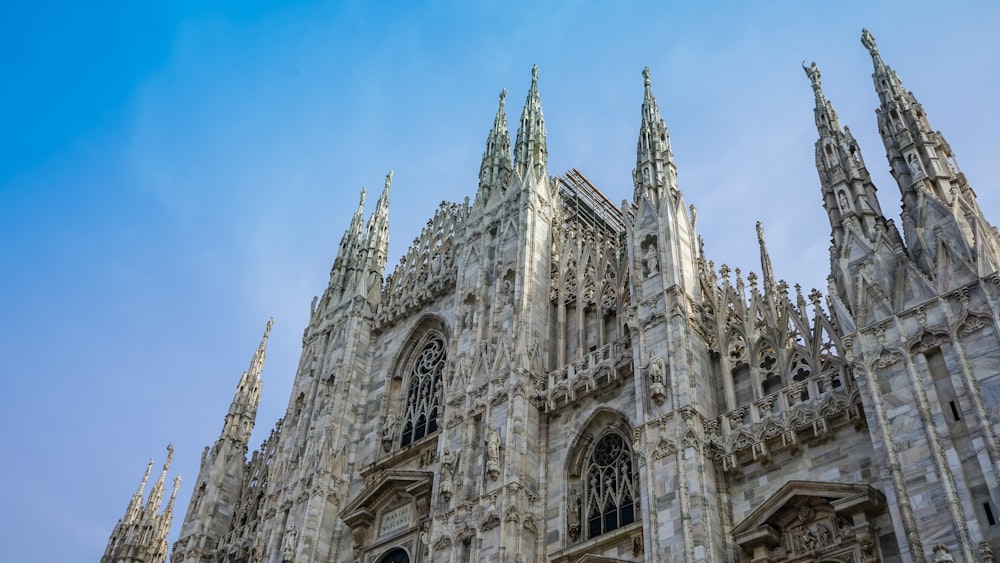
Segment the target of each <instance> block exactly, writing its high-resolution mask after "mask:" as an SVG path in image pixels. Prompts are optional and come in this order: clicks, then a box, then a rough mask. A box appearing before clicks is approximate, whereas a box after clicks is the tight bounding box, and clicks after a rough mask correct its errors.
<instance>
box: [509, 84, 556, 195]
mask: <svg viewBox="0 0 1000 563" xmlns="http://www.w3.org/2000/svg"><path fill="white" fill-rule="evenodd" d="M545 136H546V133H545V118H544V117H543V116H542V100H541V97H540V96H539V94H538V65H534V66H532V67H531V87H530V88H529V89H528V97H527V99H526V100H525V102H524V109H523V110H522V111H521V122H520V124H519V125H518V128H517V140H516V141H515V143H514V169H515V170H516V171H517V174H518V176H519V177H520V178H521V179H522V180H523V179H525V178H527V175H528V173H529V172H531V173H532V174H533V175H534V177H535V178H536V179H540V178H544V177H545V176H546V164H547V159H548V158H547V157H548V148H547V147H546V144H545Z"/></svg>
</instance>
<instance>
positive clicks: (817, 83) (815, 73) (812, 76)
mask: <svg viewBox="0 0 1000 563" xmlns="http://www.w3.org/2000/svg"><path fill="white" fill-rule="evenodd" d="M802 70H804V71H806V76H808V77H809V81H810V82H812V87H813V91H814V92H816V93H817V95H818V94H819V93H820V92H821V91H822V87H823V83H822V81H821V80H820V75H819V67H818V66H816V61H813V62H812V64H811V65H809V66H806V62H805V61H802Z"/></svg>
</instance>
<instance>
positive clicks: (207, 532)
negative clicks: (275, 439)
mask: <svg viewBox="0 0 1000 563" xmlns="http://www.w3.org/2000/svg"><path fill="white" fill-rule="evenodd" d="M272 324H274V319H270V320H268V321H267V327H266V328H265V329H264V337H263V338H262V339H261V342H260V345H259V346H258V347H257V351H256V352H255V353H254V355H253V359H251V360H250V367H249V368H248V369H247V370H246V371H244V372H243V375H242V376H240V381H239V384H238V385H237V386H236V391H235V393H233V400H232V402H231V403H230V405H229V412H228V413H227V414H226V419H225V422H224V423H223V425H222V432H221V433H220V435H219V438H218V439H217V440H216V441H215V444H213V445H212V446H211V447H210V448H209V447H206V448H205V451H204V452H202V455H201V468H200V469H199V470H198V480H197V481H196V482H195V490H194V493H193V495H192V497H191V503H190V504H189V505H188V510H187V514H186V515H185V517H184V523H183V524H182V525H181V531H180V535H179V537H178V540H177V542H176V543H175V544H174V547H173V551H172V554H171V560H172V561H177V562H182V561H191V562H195V561H210V560H213V558H214V557H215V548H216V546H217V545H218V543H219V541H220V540H221V539H222V537H223V536H224V535H225V534H226V533H227V532H228V531H229V528H230V525H231V523H232V519H233V515H234V513H235V512H236V505H237V501H238V500H239V495H240V489H241V487H242V483H243V476H244V471H245V467H246V455H247V443H248V441H249V440H250V433H251V432H252V431H253V426H254V421H255V419H256V417H257V405H258V403H260V391H261V384H262V381H261V372H262V371H263V369H264V356H265V351H266V349H267V339H268V336H269V335H270V334H271V325H272Z"/></svg>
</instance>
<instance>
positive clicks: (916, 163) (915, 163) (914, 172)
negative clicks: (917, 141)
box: [906, 153, 924, 180]
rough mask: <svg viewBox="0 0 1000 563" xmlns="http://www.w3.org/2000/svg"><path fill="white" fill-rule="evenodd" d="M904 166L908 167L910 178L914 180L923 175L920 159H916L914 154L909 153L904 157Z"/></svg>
mask: <svg viewBox="0 0 1000 563" xmlns="http://www.w3.org/2000/svg"><path fill="white" fill-rule="evenodd" d="M906 164H907V166H909V167H910V177H911V178H913V179H914V180H916V179H917V178H920V177H922V176H923V175H924V171H923V170H922V169H921V168H920V159H918V158H917V155H916V154H914V153H910V154H909V155H908V156H907V157H906Z"/></svg>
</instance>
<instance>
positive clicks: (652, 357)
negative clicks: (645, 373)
mask: <svg viewBox="0 0 1000 563" xmlns="http://www.w3.org/2000/svg"><path fill="white" fill-rule="evenodd" d="M647 369H649V380H650V382H652V383H660V384H662V383H663V373H664V368H663V358H661V357H659V356H657V355H656V354H655V353H654V352H653V351H652V350H650V351H649V366H648V368H647Z"/></svg>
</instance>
